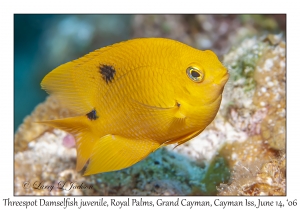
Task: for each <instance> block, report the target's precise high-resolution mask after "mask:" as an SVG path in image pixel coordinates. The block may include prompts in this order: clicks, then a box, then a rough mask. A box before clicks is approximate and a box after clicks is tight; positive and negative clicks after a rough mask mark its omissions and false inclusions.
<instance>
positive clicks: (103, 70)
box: [100, 64, 116, 84]
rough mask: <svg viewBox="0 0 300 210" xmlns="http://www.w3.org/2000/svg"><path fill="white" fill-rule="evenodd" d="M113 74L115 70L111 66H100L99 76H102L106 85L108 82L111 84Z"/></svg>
mask: <svg viewBox="0 0 300 210" xmlns="http://www.w3.org/2000/svg"><path fill="white" fill-rule="evenodd" d="M115 73H116V70H115V69H114V67H113V66H110V65H106V64H104V65H101V66H100V74H101V75H102V78H103V79H104V80H105V82H106V84H108V82H112V80H113V79H114V76H115Z"/></svg>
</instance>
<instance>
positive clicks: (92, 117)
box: [86, 109, 98, 120]
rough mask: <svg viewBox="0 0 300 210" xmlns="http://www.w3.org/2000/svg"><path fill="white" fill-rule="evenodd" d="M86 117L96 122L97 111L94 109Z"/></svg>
mask: <svg viewBox="0 0 300 210" xmlns="http://www.w3.org/2000/svg"><path fill="white" fill-rule="evenodd" d="M86 116H87V117H88V118H89V119H90V120H96V119H97V118H98V116H97V112H96V110H95V109H93V110H92V111H91V112H89V113H87V114H86Z"/></svg>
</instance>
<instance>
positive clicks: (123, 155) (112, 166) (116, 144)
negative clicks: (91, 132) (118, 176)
mask: <svg viewBox="0 0 300 210" xmlns="http://www.w3.org/2000/svg"><path fill="white" fill-rule="evenodd" d="M159 147H160V144H159V143H157V142H155V141H152V140H137V139H129V138H125V137H122V136H118V135H106V136H104V137H102V138H101V139H99V140H98V141H97V142H96V143H95V144H94V149H93V152H92V154H91V157H90V160H89V164H88V167H87V169H86V171H85V173H84V175H91V174H96V173H102V172H108V171H116V170H120V169H123V168H127V167H129V166H131V165H133V164H135V163H137V162H139V161H141V160H142V159H144V158H145V157H147V156H148V155H149V154H150V153H151V152H153V151H155V150H156V149H158V148H159Z"/></svg>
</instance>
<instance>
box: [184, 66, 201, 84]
mask: <svg viewBox="0 0 300 210" xmlns="http://www.w3.org/2000/svg"><path fill="white" fill-rule="evenodd" d="M186 74H187V75H188V77H189V78H190V79H191V80H193V81H194V82H202V80H203V78H204V72H203V71H201V70H200V69H198V68H197V67H194V66H190V67H188V68H187V69H186Z"/></svg>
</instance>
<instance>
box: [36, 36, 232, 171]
mask: <svg viewBox="0 0 300 210" xmlns="http://www.w3.org/2000/svg"><path fill="white" fill-rule="evenodd" d="M228 77H229V74H228V72H227V69H226V68H225V67H224V66H223V65H222V64H221V62H220V61H219V60H218V58H217V56H216V55H215V54H214V53H213V52H211V51H209V50H206V51H201V50H198V49H195V48H192V47H190V46H188V45H185V44H183V43H180V42H178V41H175V40H170V39H165V38H140V39H133V40H128V41H124V42H121V43H117V44H114V45H111V46H108V47H104V48H101V49H98V50H96V51H94V52H92V53H89V54H87V55H85V56H83V57H81V58H79V59H77V60H75V61H71V62H68V63H66V64H63V65H61V66H59V67H57V68H56V69H54V70H53V71H51V72H50V73H48V74H47V75H46V76H45V77H44V79H43V80H42V83H41V86H42V88H43V89H45V90H46V91H47V92H48V93H50V94H53V95H56V96H57V98H58V99H59V100H61V102H62V104H64V105H65V106H67V107H69V109H71V110H73V111H74V112H75V113H76V114H77V116H75V117H72V118H64V119H57V120H48V121H43V122H41V123H45V124H48V125H51V126H54V127H56V128H59V129H62V130H65V131H67V132H69V133H71V134H73V135H74V136H75V138H76V149H77V165H76V170H82V169H83V168H84V165H85V164H87V168H86V170H85V171H84V175H90V174H95V173H102V172H108V171H115V170H120V169H123V168H126V167H130V166H131V165H133V164H135V163H137V162H139V161H141V160H142V159H144V158H145V157H147V156H148V155H149V154H150V153H151V152H153V151H155V150H156V149H158V148H160V147H162V146H164V145H168V144H177V145H180V144H182V143H184V142H186V141H188V140H190V139H191V138H193V137H194V136H196V135H199V133H201V132H202V131H203V130H204V129H205V127H207V126H208V125H209V124H210V123H211V121H212V120H213V119H214V117H215V115H216V114H217V111H218V109H219V106H220V103H221V99H222V92H223V88H224V85H225V84H226V82H227V80H228Z"/></svg>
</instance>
